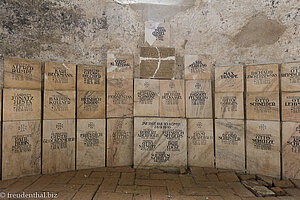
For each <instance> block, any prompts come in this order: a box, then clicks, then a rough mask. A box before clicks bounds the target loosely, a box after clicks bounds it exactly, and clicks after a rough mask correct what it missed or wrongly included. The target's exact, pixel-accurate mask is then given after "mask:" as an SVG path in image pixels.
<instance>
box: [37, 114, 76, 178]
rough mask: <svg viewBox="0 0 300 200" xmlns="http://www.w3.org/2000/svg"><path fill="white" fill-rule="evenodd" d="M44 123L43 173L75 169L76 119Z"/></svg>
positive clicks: (45, 121) (46, 121)
mask: <svg viewBox="0 0 300 200" xmlns="http://www.w3.org/2000/svg"><path fill="white" fill-rule="evenodd" d="M43 123H44V125H43V150H42V152H43V157H42V158H43V160H42V172H43V174H51V173H56V172H64V171H71V170H75V119H59V120H44V121H43Z"/></svg>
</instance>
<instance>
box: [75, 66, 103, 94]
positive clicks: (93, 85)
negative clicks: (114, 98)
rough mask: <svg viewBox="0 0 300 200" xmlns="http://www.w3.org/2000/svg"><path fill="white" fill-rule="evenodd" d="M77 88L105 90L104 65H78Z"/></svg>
mask: <svg viewBox="0 0 300 200" xmlns="http://www.w3.org/2000/svg"><path fill="white" fill-rule="evenodd" d="M77 90H88V91H102V92H104V91H105V67H103V66H92V65H78V67H77Z"/></svg>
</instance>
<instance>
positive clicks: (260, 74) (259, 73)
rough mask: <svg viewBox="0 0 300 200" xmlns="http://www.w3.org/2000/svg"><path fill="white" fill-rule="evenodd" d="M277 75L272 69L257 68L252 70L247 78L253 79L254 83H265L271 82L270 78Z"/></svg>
mask: <svg viewBox="0 0 300 200" xmlns="http://www.w3.org/2000/svg"><path fill="white" fill-rule="evenodd" d="M274 77H277V74H276V73H274V72H273V70H264V69H259V70H256V71H252V72H251V73H250V74H249V75H248V76H247V78H248V79H253V80H254V85H267V84H270V83H271V78H274Z"/></svg>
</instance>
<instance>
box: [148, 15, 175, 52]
mask: <svg viewBox="0 0 300 200" xmlns="http://www.w3.org/2000/svg"><path fill="white" fill-rule="evenodd" d="M145 43H147V44H149V45H150V46H156V47H157V46H164V47H165V46H169V45H170V23H159V22H154V21H146V22H145Z"/></svg>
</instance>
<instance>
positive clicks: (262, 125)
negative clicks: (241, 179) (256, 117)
mask: <svg viewBox="0 0 300 200" xmlns="http://www.w3.org/2000/svg"><path fill="white" fill-rule="evenodd" d="M246 136H247V140H246V141H247V145H246V146H247V171H248V172H249V173H253V174H261V175H266V176H274V177H280V122H272V121H252V120H247V125H246Z"/></svg>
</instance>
